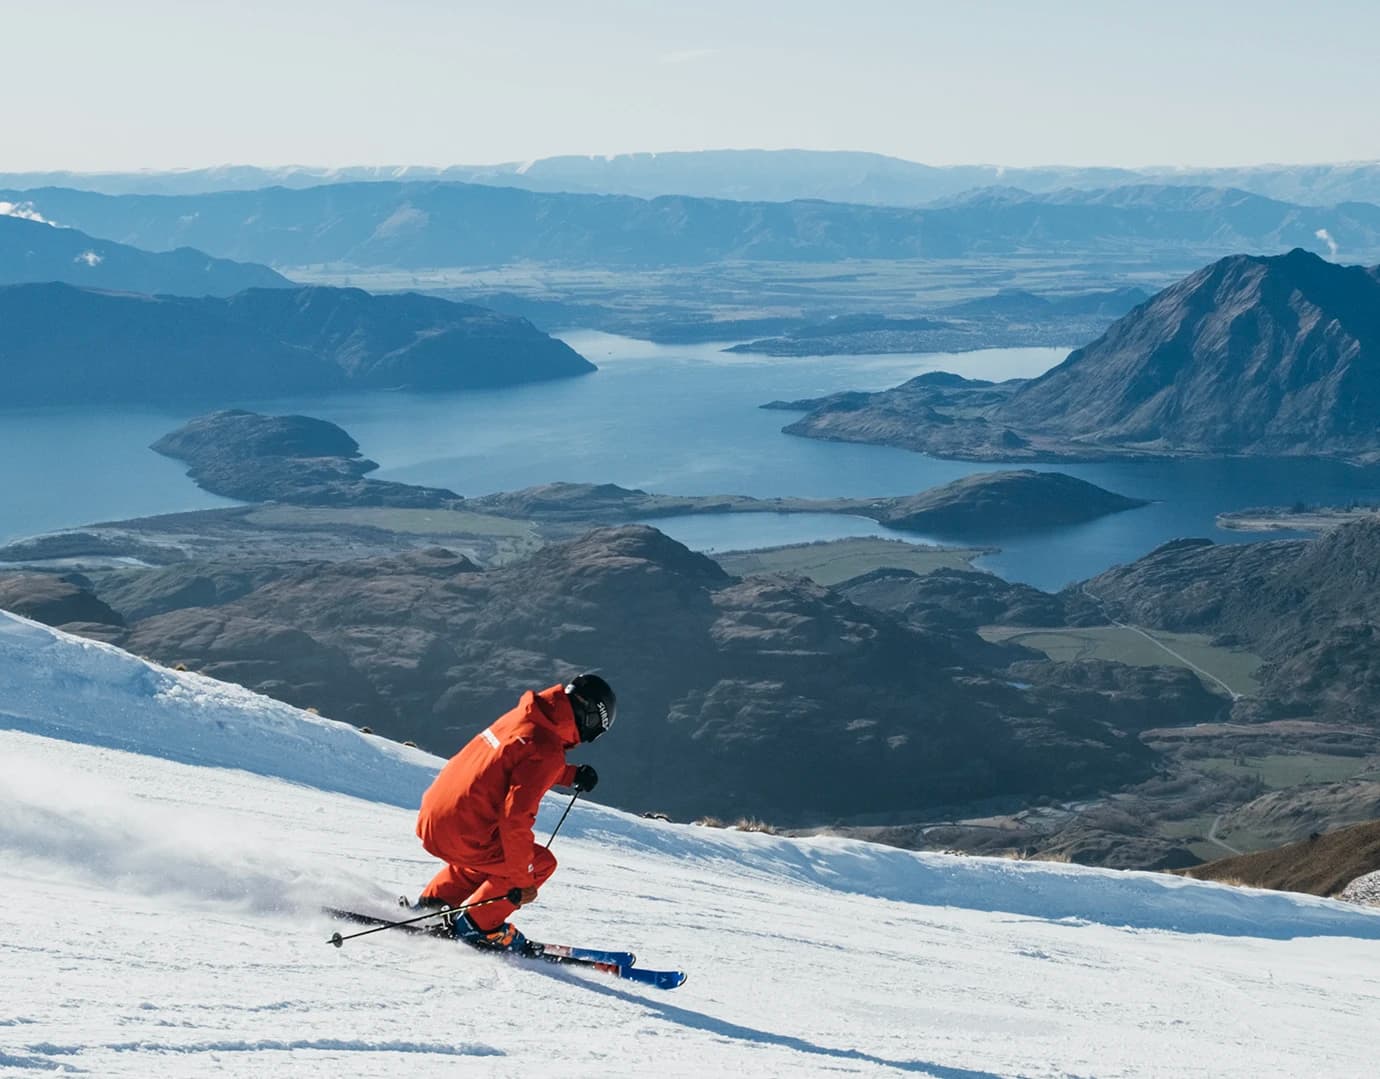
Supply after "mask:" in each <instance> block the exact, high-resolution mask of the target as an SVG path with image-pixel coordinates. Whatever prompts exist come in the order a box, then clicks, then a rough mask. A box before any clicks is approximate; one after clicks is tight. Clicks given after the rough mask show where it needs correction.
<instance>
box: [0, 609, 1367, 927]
mask: <svg viewBox="0 0 1380 1079" xmlns="http://www.w3.org/2000/svg"><path fill="white" fill-rule="evenodd" d="M3 728H10V729H13V730H18V731H23V732H26V733H28V734H33V735H39V736H42V737H45V738H56V739H62V740H65V741H70V742H77V743H84V744H87V745H92V746H99V747H105V748H108V749H116V750H121V751H125V752H128V753H131V754H139V755H142V756H151V757H157V758H162V759H164V760H170V761H175V762H179V763H181V764H190V765H199V766H209V767H215V768H225V769H239V770H243V771H247V772H251V773H254V774H257V775H260V776H267V777H273V778H276V779H282V780H287V781H289V782H292V783H297V784H303V785H307V786H311V787H316V788H319V789H321V790H323V791H331V792H337V793H341V794H347V795H351V796H353V797H356V798H362V799H366V800H368V801H372V802H379V803H383V804H385V805H391V806H397V807H400V808H403V809H412V808H415V806H416V805H417V804H418V802H419V800H420V797H421V793H422V791H423V790H424V789H425V788H426V786H427V784H428V783H429V782H430V781H431V777H432V776H433V775H434V773H435V771H436V769H437V768H438V767H439V766H440V764H441V761H440V760H439V759H437V758H435V757H432V756H430V755H429V754H426V753H422V752H420V751H418V750H414V749H410V748H408V747H405V746H401V745H398V744H396V743H393V742H390V741H388V740H387V739H383V738H379V737H375V736H370V735H364V734H361V733H360V732H358V731H357V730H355V729H354V728H353V727H351V726H349V725H347V724H343V723H337V722H334V721H332V720H329V719H325V718H322V717H320V716H316V715H312V714H309V713H306V712H302V711H300V710H298V709H296V708H292V707H291V706H289V705H285V704H282V703H280V702H277V701H272V700H269V699H268V698H265V697H262V696H259V695H257V694H254V693H252V692H250V691H248V690H246V689H243V688H241V687H238V686H233V685H229V684H227V683H224V682H219V681H216V680H215V679H211V678H206V677H203V676H201V675H197V674H192V673H184V672H177V671H170V670H167V669H165V668H162V667H159V666H157V665H155V664H152V663H149V662H147V661H145V660H141V659H138V658H137V657H134V656H131V655H129V654H128V653H126V652H123V651H121V650H120V649H118V648H115V647H113V646H111V645H106V644H101V643H99V642H94V641H88V640H84V639H82V638H78V637H74V636H71V635H69V634H66V633H62V632H61V631H58V630H54V629H51V628H49V627H46V626H42V625H39V624H38V623H35V622H31V621H29V620H27V619H23V618H20V617H18V616H15V615H12V614H8V613H5V612H0V729H3ZM26 789H29V794H28V795H26V796H25V798H23V799H20V801H21V802H22V803H23V804H25V805H28V806H29V807H30V809H31V813H30V818H32V817H33V816H34V815H36V814H38V813H39V807H38V803H41V796H39V795H35V794H34V793H33V790H32V789H31V787H30V788H26ZM40 789H42V786H41V785H40ZM12 796H13V792H12ZM563 802H564V799H559V798H555V797H552V798H550V799H548V804H547V805H545V806H544V807H543V812H542V816H541V819H540V821H539V827H541V828H545V829H550V828H552V827H554V824H555V819H556V813H557V812H558V811H559V810H560V808H561V807H562V803H563ZM126 816H127V815H125V814H115V815H114V818H115V819H116V820H117V822H118V821H119V820H121V819H125V818H126ZM133 816H134V817H137V816H138V814H137V813H133ZM130 819H132V818H130ZM30 823H31V825H32V820H31V821H30ZM69 823H71V827H70V828H69V829H68V831H67V833H65V834H67V835H68V836H69V837H72V836H74V837H76V838H75V839H72V841H71V842H67V841H66V840H64V842H63V843H62V844H59V848H60V849H59V850H58V851H57V852H56V853H57V854H58V855H61V853H62V851H67V853H68V854H69V855H71V857H70V858H69V859H67V860H69V861H70V862H71V863H72V864H80V863H81V862H82V861H83V860H89V859H90V857H91V852H92V851H101V850H104V849H107V848H110V849H114V848H119V847H120V846H121V844H119V843H118V842H117V840H118V827H117V830H116V833H109V832H107V833H92V832H90V827H91V825H90V820H89V819H88V818H87V817H85V816H82V815H81V814H77V815H76V816H75V817H74V821H73V822H69ZM564 834H565V835H566V837H567V838H572V839H583V840H586V841H589V842H592V843H595V844H597V845H599V846H601V847H604V848H606V849H609V850H616V851H619V852H621V853H622V854H623V855H625V856H627V857H628V858H642V859H647V860H648V861H650V862H657V861H661V860H672V861H680V862H686V861H690V862H695V863H702V864H706V865H718V866H726V865H732V866H734V871H735V872H736V873H738V874H740V875H749V876H758V877H761V878H763V879H764V880H765V879H769V880H773V881H776V882H783V881H784V882H790V883H792V884H794V885H796V886H800V887H807V888H819V889H827V890H830V891H834V892H842V893H848V894H855V895H859V896H870V897H874V898H880V899H888V900H895V901H901V902H908V903H920V904H924V905H928V906H945V907H957V908H966V909H969V910H974V911H985V912H998V911H999V912H1004V913H1008V914H1015V915H1021V916H1025V917H1031V918H1040V919H1047V920H1051V921H1060V920H1071V921H1074V922H1085V923H1097V924H1102V925H1107V926H1117V927H1130V928H1135V929H1145V930H1160V931H1173V932H1180V933H1212V934H1217V935H1222V936H1246V937H1259V938H1275V939H1288V938H1293V937H1302V936H1332V935H1336V936H1354V937H1363V938H1367V939H1380V915H1377V914H1374V913H1371V912H1368V911H1364V910H1360V909H1357V908H1354V907H1349V906H1347V905H1345V904H1340V903H1335V902H1332V901H1329V900H1323V899H1317V898H1314V897H1311V896H1300V895H1292V894H1285V893H1278V892H1265V891H1250V890H1243V889H1235V888H1228V887H1223V886H1220V885H1216V884H1208V883H1203V882H1198V881H1191V880H1187V879H1184V878H1179V877H1173V876H1168V875H1164V874H1157V873H1126V872H1117V871H1113V870H1100V869H1089V868H1085V867H1077V866H1067V865H1059V864H1054V863H1046V862H1014V861H1008V860H1004V859H990V858H960V857H952V856H947V855H938V854H924V853H915V852H909V851H902V850H897V849H895V848H891V847H884V846H880V845H876V844H869V843H864V842H861V841H858V840H848V839H838V838H812V839H788V838H784V837H776V836H767V835H757V834H743V833H738V832H729V831H721V830H716V829H708V828H695V827H692V826H687V825H674V824H667V823H663V822H657V821H648V820H643V819H641V818H638V817H635V816H632V815H630V814H627V813H622V812H619V811H617V810H613V809H609V808H606V807H601V806H595V805H592V804H586V805H585V806H583V807H582V808H581V812H580V813H579V814H578V815H576V816H572V817H571V819H570V820H569V822H568V823H567V824H566V825H565V831H564ZM102 836H104V838H102ZM7 839H8V845H9V846H10V848H11V849H16V848H18V849H20V850H22V851H25V852H27V853H29V854H31V855H36V854H37V853H38V850H39V848H42V847H43V846H44V844H45V843H49V842H50V839H49V837H48V836H47V834H46V833H45V831H44V829H43V827H41V826H31V827H30V831H29V832H28V833H25V834H24V835H21V834H19V829H18V826H17V825H16V830H15V831H12V832H11V833H9V834H8V836H7V835H6V833H5V832H3V830H0V845H5V843H6V840H7ZM399 841H400V842H401V843H409V842H410V837H408V836H401V837H399ZM126 846H129V847H137V846H138V845H137V844H126ZM193 860H194V861H195V859H193ZM158 865H159V862H158V858H157V857H156V856H150V860H149V861H148V864H147V865H141V866H140V867H138V868H137V870H136V872H137V874H139V875H140V879H144V878H146V877H152V876H155V875H156V873H157V866H158ZM197 865H198V866H201V863H200V862H198V863H197ZM204 868H205V867H204V866H202V867H201V869H198V870H197V873H200V872H201V871H202V869H204ZM127 871H128V867H127ZM194 875H195V874H194ZM214 877H215V874H214V872H210V873H209V878H210V879H214ZM290 892H291V889H290V888H288V887H287V886H286V885H285V886H284V888H283V889H282V894H283V895H284V896H286V895H288V894H289V893H290ZM276 894H277V893H276V892H275V891H274V889H273V888H271V887H269V888H266V889H264V890H263V895H265V896H267V897H269V898H268V899H265V900H264V902H267V903H269V905H272V902H271V900H272V897H273V896H274V895H276Z"/></svg>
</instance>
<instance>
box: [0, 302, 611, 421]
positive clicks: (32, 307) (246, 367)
mask: <svg viewBox="0 0 1380 1079" xmlns="http://www.w3.org/2000/svg"><path fill="white" fill-rule="evenodd" d="M592 370H594V366H593V365H592V364H590V363H589V362H588V361H586V360H585V359H583V358H582V357H581V356H579V355H578V354H577V353H576V352H574V351H573V350H572V349H570V348H569V347H568V346H567V345H565V344H564V343H562V342H560V341H557V340H555V339H554V338H551V337H548V336H547V335H546V334H544V333H542V332H540V331H539V330H537V329H535V328H534V327H533V326H532V325H531V324H530V323H528V322H526V321H524V320H521V319H514V318H508V317H505V316H502V315H498V314H495V313H494V312H492V311H489V310H487V309H485V308H482V307H474V306H472V305H469V304H457V303H451V302H449V301H447V300H440V299H436V298H434V297H428V296H418V295H416V294H414V293H402V294H395V295H384V296H371V295H370V294H369V293H366V292H362V291H360V290H358V289H334V288H285V289H249V290H246V291H245V292H241V293H237V294H236V295H235V296H232V297H230V298H229V299H219V298H213V297H202V298H190V297H174V296H141V295H136V294H132V293H115V292H98V291H94V290H91V289H80V288H75V287H73V286H70V285H63V284H35V285H11V286H7V287H0V372H3V377H4V380H5V390H6V393H5V402H4V403H5V404H7V405H32V404H80V403H90V402H97V401H140V402H153V401H163V402H174V401H175V402H186V401H197V402H207V403H229V402H233V401H236V400H241V399H244V398H266V397H275V396H284V395H288V394H293V393H306V392H322V391H328V390H335V389H341V388H344V387H347V386H348V387H352V388H361V389H363V388H381V389H382V388H396V387H409V388H413V389H417V390H456V389H471V388H477V387H486V386H499V385H510V384H513V383H519V382H532V381H539V380H543V379H552V378H561V377H565V376H568V375H576V374H583V373H585V372H587V371H592Z"/></svg>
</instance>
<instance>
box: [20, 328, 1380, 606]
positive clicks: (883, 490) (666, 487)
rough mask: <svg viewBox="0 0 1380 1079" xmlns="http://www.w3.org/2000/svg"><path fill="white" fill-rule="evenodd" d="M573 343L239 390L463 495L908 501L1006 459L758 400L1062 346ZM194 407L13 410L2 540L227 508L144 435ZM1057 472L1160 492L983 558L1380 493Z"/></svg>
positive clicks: (727, 537) (1127, 540)
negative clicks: (296, 390) (407, 388)
mask: <svg viewBox="0 0 1380 1079" xmlns="http://www.w3.org/2000/svg"><path fill="white" fill-rule="evenodd" d="M566 340H568V341H569V342H570V344H571V345H572V346H573V347H575V348H576V349H577V350H578V351H580V352H581V353H583V354H584V355H586V356H588V357H589V358H590V359H591V360H593V361H594V362H595V363H596V364H598V365H599V367H600V370H599V371H597V372H596V373H594V374H591V375H588V376H584V377H581V378H576V379H566V380H562V381H560V382H551V383H543V384H540V385H533V386H518V387H510V388H507V389H501V390H490V391H484V392H479V393H475V392H469V393H464V394H454V395H426V396H422V395H415V394H407V393H369V394H357V395H344V396H336V397H326V398H300V399H294V400H288V401H284V400H276V401H241V402H233V404H236V405H239V406H241V407H247V408H255V409H258V410H260V411H271V412H277V413H285V412H302V413H305V414H308V415H314V416H320V417H323V418H325V419H329V420H333V421H334V422H336V423H338V424H340V425H341V426H343V427H344V428H345V429H346V430H347V431H349V432H350V433H351V434H352V435H353V436H354V437H355V438H356V439H358V440H359V443H360V446H361V448H362V450H363V452H364V453H365V454H366V455H367V456H369V457H372V458H373V459H374V460H376V461H378V462H380V464H381V465H382V466H383V467H382V468H381V469H380V471H379V472H378V473H376V475H377V476H378V477H379V478H381V479H393V480H400V481H403V482H408V483H421V484H428V485H434V486H440V487H449V488H451V489H452V490H455V491H458V492H460V493H461V494H465V495H478V494H487V493H489V492H492V491H501V490H512V489H515V488H518V487H525V486H529V485H531V484H537V483H549V482H552V481H555V480H568V481H575V482H580V481H587V482H598V483H606V482H612V483H618V484H622V485H624V486H628V487H641V488H643V489H644V490H651V491H658V492H665V493H669V494H721V493H731V494H748V495H757V496H762V497H768V496H772V495H789V496H801V497H839V496H869V495H898V494H908V493H913V492H916V491H922V490H925V489H926V488H929V487H934V486H936V485H938V484H941V483H947V482H948V481H950V480H953V479H957V478H958V477H960V476H965V475H969V474H971V473H974V472H981V471H990V470H992V469H995V468H999V467H1002V466H998V465H977V464H972V463H968V462H962V461H942V460H938V459H934V458H928V457H924V456H922V455H920V454H915V453H910V452H907V451H905V450H899V449H892V448H888V447H882V446H861V445H852V444H847V443H831V442H819V441H815V440H812V439H803V438H795V437H792V436H789V435H783V434H781V431H780V429H781V427H782V426H783V425H784V424H786V423H789V422H790V421H791V420H792V419H793V418H794V415H795V414H794V413H787V412H775V411H766V410H763V409H760V408H758V407H757V406H758V405H760V404H762V403H763V402H765V401H769V400H773V399H785V400H791V399H796V398H801V397H813V396H819V395H821V394H825V393H832V392H835V391H839V390H845V389H864V390H875V389H882V388H885V387H887V386H893V385H895V384H896V383H898V382H901V381H903V380H904V379H906V378H909V377H911V376H913V375H916V374H919V373H921V372H923V371H928V370H950V371H957V372H959V373H962V374H966V375H970V376H980V377H987V378H995V379H1000V378H1011V377H1028V376H1031V375H1035V374H1038V373H1040V372H1041V371H1043V370H1045V369H1046V368H1048V367H1049V366H1051V365H1052V364H1054V363H1057V362H1058V361H1059V360H1061V359H1063V356H1064V354H1065V353H1064V350H1060V349H996V350H989V351H985V352H972V353H963V354H959V355H944V354H926V355H904V356H878V357H852V356H842V357H812V358H805V359H780V358H772V357H760V356H756V357H754V356H736V355H730V354H726V353H723V352H721V351H720V346H717V345H693V346H658V345H652V344H649V343H647V342H645V341H635V340H631V339H628V338H621V337H614V336H610V335H607V334H599V333H572V334H569V335H566ZM227 404H231V402H227ZM187 418H189V417H188V415H183V414H177V413H175V412H165V411H158V410H148V409H122V410H119V411H115V412H104V413H91V412H89V411H86V410H56V409H54V410H36V411H29V412H24V413H3V412H0V453H2V454H4V456H3V458H0V459H3V460H4V461H5V462H6V463H7V464H8V466H9V467H8V468H6V469H5V470H3V471H0V540H3V539H9V538H14V537H16V536H21V535H31V534H33V533H35V532H40V531H46V530H49V529H54V528H62V527H71V526H75V525H79V524H82V523H86V522H90V521H95V520H102V519H112V518H121V517H133V516H141V515H145V514H151V513H162V512H171V511H176V510H185V509H195V508H202V507H207V506H214V505H224V504H226V503H225V500H223V499H218V498H215V497H213V496H210V495H206V494H204V493H203V492H201V491H199V490H197V488H196V487H195V486H193V484H192V483H191V482H190V481H188V480H186V479H185V478H183V477H182V475H181V473H182V469H181V467H180V466H179V465H178V464H177V463H176V462H172V461H168V460H166V459H165V458H162V457H159V456H158V455H157V454H154V453H153V452H152V451H150V450H148V449H146V448H145V447H147V445H148V444H149V443H150V442H152V441H153V440H154V439H156V438H157V437H158V436H160V435H162V434H164V433H166V432H167V431H169V430H171V429H173V428H174V427H176V426H177V425H178V424H179V423H181V422H183V421H184V420H185V419H187ZM1040 467H1045V468H1053V467H1056V466H1040ZM1057 467H1058V468H1059V469H1060V470H1061V471H1064V472H1068V473H1071V474H1073V475H1076V476H1080V477H1082V478H1083V479H1087V480H1089V481H1091V482H1093V483H1097V484H1099V485H1101V486H1103V487H1106V488H1109V489H1111V490H1114V491H1120V492H1121V493H1123V494H1128V495H1135V496H1138V497H1140V498H1147V499H1154V500H1157V501H1156V502H1155V504H1153V505H1150V506H1147V507H1144V508H1143V509H1138V510H1132V511H1130V512H1128V513H1123V514H1117V515H1115V516H1112V517H1107V518H1103V519H1102V520H1099V521H1095V522H1092V523H1091V524H1087V525H1081V526H1077V527H1073V528H1066V529H1059V530H1055V531H1052V532H1045V533H1041V534H1036V535H1030V536H1025V537H1021V538H1018V539H1010V538H1006V539H1001V540H993V541H990V542H991V543H992V544H993V545H997V546H1000V547H1001V548H1002V551H1001V553H1000V554H997V555H991V556H986V557H984V558H983V559H982V560H981V562H980V564H981V565H983V566H985V567H986V568H989V569H992V570H994V571H995V572H998V573H1001V574H1003V575H1004V576H1007V577H1009V578H1011V579H1016V580H1022V581H1027V582H1030V583H1032V584H1036V585H1039V586H1041V587H1045V588H1057V587H1059V586H1061V585H1063V584H1065V583H1067V582H1069V581H1072V580H1077V579H1081V578H1084V577H1087V576H1090V575H1092V574H1094V573H1097V572H1099V571H1100V570H1102V569H1105V568H1107V567H1108V566H1110V565H1113V564H1115V563H1118V562H1125V561H1128V560H1131V559H1134V558H1137V557H1139V556H1140V555H1142V554H1144V553H1145V552H1146V551H1148V550H1150V549H1151V548H1153V547H1155V546H1157V545H1158V544H1160V543H1162V542H1164V541H1165V540H1168V539H1173V538H1176V537H1180V536H1190V535H1192V536H1211V537H1212V538H1214V539H1217V540H1219V541H1223V542H1240V541H1242V540H1246V539H1251V538H1256V537H1251V536H1248V535H1244V534H1241V533H1224V532H1221V531H1219V530H1217V529H1216V528H1215V527H1214V525H1213V519H1214V517H1215V516H1216V514H1218V513H1219V512H1222V511H1224V510H1230V509H1240V508H1245V507H1248V506H1259V505H1280V504H1288V503H1291V502H1294V501H1295V500H1298V499H1302V500H1304V501H1307V502H1311V503H1335V502H1344V501H1347V500H1349V499H1352V498H1356V499H1362V500H1367V501H1373V500H1380V471H1377V470H1375V469H1368V470H1360V469H1355V468H1352V467H1350V466H1347V465H1343V464H1339V463H1336V462H1328V461H1298V460H1289V461H1258V460H1256V461H1247V460H1240V461H1235V460H1229V461H1145V462H1134V463H1126V462H1121V463H1115V464H1088V465H1062V466H1057ZM657 525H658V527H660V528H662V529H663V530H665V531H666V532H667V533H668V534H670V535H673V536H675V537H676V538H678V539H681V540H682V541H683V542H686V543H688V544H690V545H691V546H694V547H696V548H699V549H710V548H712V549H716V550H729V549H735V548H737V549H741V548H744V547H752V546H762V545H767V544H776V543H791V542H801V541H807V540H815V539H826V538H834V537H838V536H842V535H858V534H866V535H873V534H876V535H893V536H894V535H896V533H893V532H890V531H889V530H887V529H883V528H882V527H881V526H879V525H876V524H874V523H873V522H871V521H867V520H865V519H861V518H851V517H849V518H841V517H828V516H820V515H813V514H811V515H803V516H799V517H779V516H777V515H770V516H759V515H754V514H729V515H716V516H712V517H705V518H699V519H693V518H691V519H686V518H681V519H673V520H663V521H659V522H657ZM911 538H914V537H911Z"/></svg>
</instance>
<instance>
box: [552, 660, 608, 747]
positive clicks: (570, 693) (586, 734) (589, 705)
mask: <svg viewBox="0 0 1380 1079" xmlns="http://www.w3.org/2000/svg"><path fill="white" fill-rule="evenodd" d="M565 695H566V696H567V697H569V698H570V708H571V710H572V711H573V712H574V713H575V726H576V727H577V728H579V731H580V741H582V742H592V741H594V739H596V738H598V737H599V736H600V735H601V734H603V733H604V732H605V731H606V730H608V729H609V728H610V727H612V726H613V717H614V716H615V715H617V714H618V698H617V697H615V696H614V695H613V690H612V689H611V688H609V684H608V683H607V682H605V681H604V680H603V679H602V678H600V677H599V676H598V675H597V674H580V675H576V676H575V677H574V678H572V679H571V680H570V684H569V685H567V686H566V687H565Z"/></svg>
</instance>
